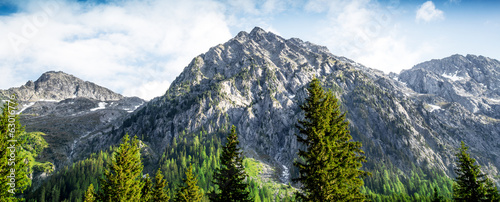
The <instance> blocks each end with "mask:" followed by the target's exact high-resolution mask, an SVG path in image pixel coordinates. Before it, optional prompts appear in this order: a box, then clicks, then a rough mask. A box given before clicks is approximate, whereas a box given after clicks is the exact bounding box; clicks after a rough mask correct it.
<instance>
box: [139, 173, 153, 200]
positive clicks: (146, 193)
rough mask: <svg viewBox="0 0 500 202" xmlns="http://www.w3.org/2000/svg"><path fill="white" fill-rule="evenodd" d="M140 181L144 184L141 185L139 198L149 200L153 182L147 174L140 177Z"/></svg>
mask: <svg viewBox="0 0 500 202" xmlns="http://www.w3.org/2000/svg"><path fill="white" fill-rule="evenodd" d="M142 181H143V182H144V186H142V191H141V200H142V201H150V200H151V198H152V196H151V194H152V191H151V190H152V187H153V182H152V181H151V178H150V177H149V174H146V176H145V177H144V178H142Z"/></svg>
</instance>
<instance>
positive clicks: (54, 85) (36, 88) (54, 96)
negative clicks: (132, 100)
mask: <svg viewBox="0 0 500 202" xmlns="http://www.w3.org/2000/svg"><path fill="white" fill-rule="evenodd" d="M12 93H16V95H18V100H19V101H21V102H36V101H40V100H58V101H60V100H64V99H68V98H76V97H84V98H90V99H94V100H100V101H110V100H120V99H122V98H123V96H122V95H120V94H117V93H114V92H113V91H111V90H109V89H107V88H104V87H101V86H98V85H96V84H94V83H92V82H88V81H83V80H81V79H79V78H76V77H75V76H73V75H70V74H66V73H64V72H61V71H59V72H55V71H50V72H46V73H44V74H42V76H41V77H40V78H38V79H37V80H36V81H35V82H33V81H28V82H27V83H26V84H24V85H22V86H21V87H18V88H10V89H8V90H0V94H2V95H4V96H8V95H11V94H12Z"/></svg>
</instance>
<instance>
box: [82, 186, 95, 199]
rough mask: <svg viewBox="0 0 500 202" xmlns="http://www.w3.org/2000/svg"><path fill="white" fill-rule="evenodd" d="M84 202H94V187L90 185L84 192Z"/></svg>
mask: <svg viewBox="0 0 500 202" xmlns="http://www.w3.org/2000/svg"><path fill="white" fill-rule="evenodd" d="M84 201H85V202H94V201H95V191H94V185H93V184H90V186H89V188H88V189H87V191H86V192H85V200H84Z"/></svg>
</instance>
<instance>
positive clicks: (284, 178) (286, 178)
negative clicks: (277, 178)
mask: <svg viewBox="0 0 500 202" xmlns="http://www.w3.org/2000/svg"><path fill="white" fill-rule="evenodd" d="M281 166H282V167H283V171H282V173H281V174H282V175H281V181H282V182H284V183H286V182H288V181H289V179H290V172H288V168H287V167H286V166H285V165H281Z"/></svg>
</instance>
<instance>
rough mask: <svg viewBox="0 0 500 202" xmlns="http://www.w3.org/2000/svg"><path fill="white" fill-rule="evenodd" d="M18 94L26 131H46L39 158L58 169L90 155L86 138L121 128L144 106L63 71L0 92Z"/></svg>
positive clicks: (142, 101)
mask: <svg viewBox="0 0 500 202" xmlns="http://www.w3.org/2000/svg"><path fill="white" fill-rule="evenodd" d="M12 93H16V95H17V96H18V101H19V108H20V110H19V111H20V112H21V123H22V124H23V125H25V126H26V131H27V132H33V131H40V132H44V133H45V134H46V135H45V136H44V138H45V140H46V141H47V143H48V144H49V147H48V148H46V149H45V150H44V151H43V152H42V153H41V154H39V156H38V158H39V159H40V160H41V161H50V162H53V163H54V165H55V166H56V169H57V168H59V167H61V166H63V165H66V164H68V163H70V162H73V161H75V160H80V159H83V158H86V157H87V156H88V154H89V153H90V150H89V149H88V148H87V147H88V146H87V145H86V144H85V140H84V139H85V137H87V136H95V135H100V134H103V133H105V132H109V131H111V130H113V128H118V127H120V125H121V124H122V122H123V120H124V119H125V118H126V117H127V116H129V115H130V113H131V112H133V111H134V110H136V109H137V108H139V107H140V106H141V105H142V104H144V103H145V101H144V100H142V99H140V98H137V97H124V96H122V95H120V94H117V93H114V92H112V91H111V90H109V89H107V88H104V87H101V86H98V85H96V84H94V83H92V82H88V81H83V80H81V79H79V78H77V77H75V76H73V75H69V74H66V73H64V72H54V71H50V72H46V73H44V74H42V76H40V78H39V79H38V80H36V81H35V82H33V81H28V82H27V83H26V84H25V85H23V86H21V87H18V88H10V89H8V90H1V91H0V94H1V95H3V96H9V95H11V94H12Z"/></svg>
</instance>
